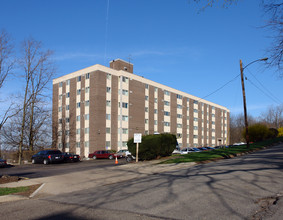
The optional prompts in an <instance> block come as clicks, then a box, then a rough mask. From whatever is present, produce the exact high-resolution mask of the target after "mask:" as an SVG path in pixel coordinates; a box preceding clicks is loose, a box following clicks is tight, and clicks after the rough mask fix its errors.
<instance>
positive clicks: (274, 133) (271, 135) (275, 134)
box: [269, 128, 279, 138]
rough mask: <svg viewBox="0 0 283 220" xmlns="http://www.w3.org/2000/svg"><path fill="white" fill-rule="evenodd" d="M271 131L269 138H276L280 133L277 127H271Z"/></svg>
mask: <svg viewBox="0 0 283 220" xmlns="http://www.w3.org/2000/svg"><path fill="white" fill-rule="evenodd" d="M269 133H270V136H269V138H276V137H277V136H278V134H279V132H278V130H277V129H276V128H269Z"/></svg>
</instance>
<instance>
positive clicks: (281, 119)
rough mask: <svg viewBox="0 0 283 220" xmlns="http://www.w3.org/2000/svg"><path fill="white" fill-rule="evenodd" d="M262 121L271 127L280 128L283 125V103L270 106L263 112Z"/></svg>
mask: <svg viewBox="0 0 283 220" xmlns="http://www.w3.org/2000/svg"><path fill="white" fill-rule="evenodd" d="M260 121H261V122H262V123H264V124H265V125H267V126H268V127H269V128H276V129H278V128H280V127H282V126H283V105H278V106H270V107H269V108H268V109H267V110H266V111H265V112H263V113H261V116H260Z"/></svg>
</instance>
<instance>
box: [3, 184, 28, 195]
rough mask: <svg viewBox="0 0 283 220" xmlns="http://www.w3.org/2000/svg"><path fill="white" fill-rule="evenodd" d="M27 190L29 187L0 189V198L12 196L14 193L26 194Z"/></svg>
mask: <svg viewBox="0 0 283 220" xmlns="http://www.w3.org/2000/svg"><path fill="white" fill-rule="evenodd" d="M28 190H29V187H24V186H22V187H16V188H8V187H5V188H0V196H4V195H9V194H14V193H20V192H26V191H28Z"/></svg>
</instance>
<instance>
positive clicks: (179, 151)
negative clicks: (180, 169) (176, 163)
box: [172, 145, 181, 154]
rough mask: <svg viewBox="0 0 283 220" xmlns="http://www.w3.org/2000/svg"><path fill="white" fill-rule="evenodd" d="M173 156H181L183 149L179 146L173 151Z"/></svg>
mask: <svg viewBox="0 0 283 220" xmlns="http://www.w3.org/2000/svg"><path fill="white" fill-rule="evenodd" d="M172 154H181V149H180V147H179V146H178V145H177V146H176V148H175V149H174V150H173V152H172Z"/></svg>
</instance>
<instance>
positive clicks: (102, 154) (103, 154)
mask: <svg viewBox="0 0 283 220" xmlns="http://www.w3.org/2000/svg"><path fill="white" fill-rule="evenodd" d="M115 157H117V158H122V156H120V155H117V154H115V153H113V152H112V151H109V150H98V151H95V152H94V153H91V154H89V155H88V158H93V159H102V158H103V159H110V160H112V159H114V158H115Z"/></svg>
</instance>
